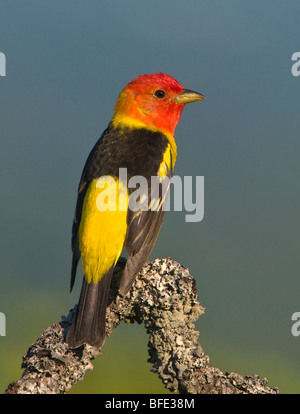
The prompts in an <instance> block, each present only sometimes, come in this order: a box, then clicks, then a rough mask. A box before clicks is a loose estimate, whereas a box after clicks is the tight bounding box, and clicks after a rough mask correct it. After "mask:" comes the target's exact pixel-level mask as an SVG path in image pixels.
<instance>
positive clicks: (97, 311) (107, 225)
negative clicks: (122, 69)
mask: <svg viewBox="0 0 300 414" xmlns="http://www.w3.org/2000/svg"><path fill="white" fill-rule="evenodd" d="M202 99H205V98H204V96H203V95H201V94H199V93H196V92H193V91H191V90H188V89H184V88H183V87H182V86H181V85H180V84H179V83H178V82H177V81H176V80H175V79H174V78H172V77H171V76H169V75H166V74H163V73H155V74H152V75H141V76H138V77H137V78H136V79H134V80H133V81H131V82H130V83H128V85H127V86H126V87H125V88H124V89H123V90H122V91H121V93H120V95H119V97H118V99H117V102H116V105H115V111H114V114H113V117H112V120H111V121H110V123H109V125H108V127H107V128H106V129H105V131H104V132H103V134H102V135H101V137H100V139H99V140H98V141H97V143H96V144H95V146H94V148H93V149H92V151H91V153H90V155H89V156H88V159H87V161H86V164H85V166H84V169H83V172H82V176H81V180H80V183H79V188H78V197H77V204H76V211H75V217H74V222H73V228H72V251H73V260H72V271H71V290H72V287H73V284H74V281H75V275H76V269H77V265H78V261H79V259H80V257H81V258H82V266H83V274H84V279H83V284H82V288H81V294H80V299H79V304H78V308H77V314H76V317H75V319H74V322H73V324H72V326H71V328H70V330H69V332H68V334H67V342H68V344H69V346H70V347H73V348H76V347H78V346H80V345H82V344H84V343H88V344H90V345H92V346H95V347H101V346H102V345H103V343H104V341H105V315H106V307H107V299H108V292H109V288H110V282H111V278H112V275H113V270H114V267H115V265H116V263H117V261H118V258H119V256H120V254H121V252H122V249H123V247H125V248H126V251H127V253H128V260H127V263H126V267H125V270H124V273H123V275H122V279H121V283H120V289H119V291H120V293H121V294H122V295H125V294H126V293H127V292H128V291H129V289H130V287H131V286H132V284H133V282H134V280H135V277H136V276H137V274H138V272H139V271H140V270H141V268H142V266H143V265H144V264H145V262H146V261H147V259H148V257H149V255H150V253H151V251H152V249H153V246H154V244H155V242H156V239H157V236H158V233H159V231H160V227H161V224H162V220H163V216H164V209H163V208H162V206H163V198H164V197H165V194H163V192H162V191H161V188H160V191H159V193H158V195H157V193H156V196H155V197H154V196H153V194H152V193H151V191H153V190H151V177H156V179H157V182H158V187H159V186H160V183H161V182H162V181H163V179H164V178H166V177H168V178H171V177H172V174H173V170H174V165H175V161H176V155H177V146H176V143H175V139H174V131H175V128H176V125H177V123H178V121H179V119H180V116H181V112H182V110H183V108H184V105H185V104H187V103H189V102H194V101H198V100H202ZM120 171H122V172H124V171H126V175H125V176H124V175H122V176H121V173H120ZM122 174H123V173H122ZM136 176H137V177H139V176H141V177H144V179H146V180H147V181H146V182H147V183H148V184H149V186H148V188H147V189H146V190H144V193H142V194H140V197H139V200H137V207H139V203H140V205H141V204H142V203H143V202H144V201H145V200H147V204H146V208H132V207H131V205H130V195H131V194H132V193H133V189H132V188H130V186H129V185H128V183H129V180H130V179H131V178H133V177H136ZM124 177H125V178H124ZM151 195H152V199H151ZM149 197H150V200H149ZM143 206H145V203H144V204H143ZM153 207H155V208H153Z"/></svg>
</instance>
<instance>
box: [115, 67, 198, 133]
mask: <svg viewBox="0 0 300 414" xmlns="http://www.w3.org/2000/svg"><path fill="white" fill-rule="evenodd" d="M201 99H205V98H204V96H203V95H200V94H198V93H196V92H192V91H188V90H185V89H184V88H183V86H181V85H180V83H178V82H177V81H176V80H175V79H174V78H172V77H171V76H169V75H165V74H164V73H154V74H152V75H141V76H138V77H137V78H136V79H134V80H133V81H131V82H130V83H128V85H127V86H126V87H125V88H124V89H123V90H122V92H121V93H120V95H119V97H118V100H117V103H116V106H115V114H114V117H113V121H115V122H120V123H122V122H124V121H125V120H126V122H127V123H129V124H132V126H135V125H136V124H143V125H145V126H148V127H151V128H155V129H158V130H163V131H166V132H169V133H171V134H172V135H173V134H174V131H175V128H176V125H177V123H178V121H179V119H180V115H181V112H182V110H183V107H184V105H185V104H186V103H188V102H193V101H196V100H201Z"/></svg>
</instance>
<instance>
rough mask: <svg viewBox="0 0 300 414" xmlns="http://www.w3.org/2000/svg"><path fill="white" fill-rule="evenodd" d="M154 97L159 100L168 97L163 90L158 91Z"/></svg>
mask: <svg viewBox="0 0 300 414" xmlns="http://www.w3.org/2000/svg"><path fill="white" fill-rule="evenodd" d="M154 95H155V96H156V97H157V98H158V99H162V98H164V97H165V96H166V92H165V91H163V90H162V89H157V91H155V92H154Z"/></svg>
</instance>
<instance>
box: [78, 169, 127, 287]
mask: <svg viewBox="0 0 300 414" xmlns="http://www.w3.org/2000/svg"><path fill="white" fill-rule="evenodd" d="M127 206H128V192H127V187H126V185H124V184H122V183H121V184H119V181H118V180H117V179H114V178H113V177H110V178H109V176H108V179H107V177H101V178H99V179H98V180H97V179H94V180H93V181H92V182H91V183H90V185H89V188H88V190H87V192H86V195H85V199H84V204H83V209H82V217H81V222H80V227H79V248H80V252H81V257H82V266H83V273H84V276H85V279H86V281H87V282H88V283H90V282H91V281H93V282H94V283H97V282H99V281H100V280H101V278H102V277H103V275H104V274H105V273H107V271H108V270H109V269H110V267H111V266H113V265H115V263H116V262H117V260H118V258H119V256H120V254H121V252H122V249H123V245H124V242H125V237H126V231H127V222H126V217H127Z"/></svg>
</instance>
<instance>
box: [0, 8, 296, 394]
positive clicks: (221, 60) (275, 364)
mask: <svg viewBox="0 0 300 414" xmlns="http://www.w3.org/2000/svg"><path fill="white" fill-rule="evenodd" d="M299 15H300V5H299V2H298V1H296V0H294V1H292V0H290V1H289V2H283V1H278V0H265V1H264V2H261V1H257V0H253V1H251V2H247V1H239V2H237V1H233V0H226V1H220V0H219V1H217V0H206V1H205V0H198V1H193V0H185V1H179V0H172V1H171V0H168V1H167V0H160V1H157V0H152V1H151V2H141V1H138V0H127V1H116V0H110V1H109V2H104V1H99V0H98V1H96V0H87V1H79V0H60V1H58V0H51V1H48V2H45V1H43V2H41V1H33V0H27V1H26V2H24V1H20V0H19V1H17V0H14V1H10V2H8V1H0V51H1V52H3V53H5V56H6V65H7V67H6V75H7V76H6V77H0V134H1V140H0V142H1V144H0V145H1V147H0V174H1V175H0V177H1V180H0V197H1V206H0V211H1V215H0V226H1V233H0V243H1V244H0V251H1V253H0V257H1V267H0V311H1V312H3V313H4V314H5V315H6V329H7V333H6V336H5V337H0V350H1V352H0V386H1V390H3V391H4V389H5V388H6V386H7V385H8V383H9V382H10V381H13V380H17V379H18V378H19V377H20V375H21V372H22V371H21V369H20V364H21V357H22V355H23V354H24V353H25V351H26V350H27V348H28V346H29V345H30V344H31V343H32V342H33V341H34V340H35V339H36V338H37V337H38V336H39V335H40V332H41V331H42V330H43V329H44V328H46V327H47V326H48V325H49V324H51V323H54V322H56V321H58V320H60V316H61V315H62V314H66V313H67V312H68V310H69V309H70V308H71V307H73V305H74V304H75V303H76V302H77V300H78V295H79V289H80V284H81V282H80V273H79V278H78V279H79V280H78V281H77V283H76V288H75V291H74V292H73V293H72V294H70V293H69V274H70V262H71V252H70V233H71V224H72V219H73V213H74V208H75V201H76V191H77V185H78V181H79V178H80V175H81V171H82V168H83V165H84V162H85V160H86V157H87V155H88V153H89V151H90V149H91V148H92V146H93V145H94V143H95V142H96V140H97V139H98V137H99V136H100V134H101V132H102V130H103V129H104V128H105V127H106V126H107V124H108V122H109V120H110V118H111V115H112V111H113V106H114V103H115V99H116V97H117V95H118V93H119V92H120V90H121V89H122V88H123V87H124V86H125V85H126V83H127V82H128V81H130V80H131V79H133V78H135V77H136V76H137V75H139V74H141V73H153V72H158V71H159V72H165V73H168V74H170V75H171V76H173V77H175V78H176V79H177V80H178V81H179V82H180V83H181V84H182V85H184V87H186V88H188V89H193V90H196V91H199V92H201V93H203V94H204V95H205V96H206V97H207V100H206V101H205V102H198V103H194V104H191V105H189V106H187V107H186V108H185V110H184V112H183V115H182V118H181V122H180V124H179V126H178V127H177V130H176V140H177V144H178V160H177V164H176V170H175V174H176V175H180V176H182V177H183V176H184V175H192V176H196V175H198V176H204V177H205V216H204V220H203V221H202V222H200V223H186V222H185V217H184V215H185V212H182V213H180V212H169V213H167V215H166V218H165V221H164V224H163V228H162V230H161V233H160V236H159V239H158V241H157V244H156V246H155V249H154V251H153V253H152V256H151V257H152V258H155V257H166V256H170V257H172V258H173V259H175V260H177V261H179V262H180V263H181V264H182V265H184V266H186V267H188V268H189V269H190V271H191V273H192V275H193V276H194V277H195V278H196V280H197V286H198V292H199V298H200V301H201V304H202V305H203V306H205V308H206V313H205V315H204V316H201V317H200V319H199V321H198V322H197V328H198V329H199V330H200V342H201V344H202V346H203V348H204V350H205V351H206V353H208V354H209V355H210V357H211V363H212V364H213V365H215V366H218V367H219V368H221V369H222V370H225V371H236V372H240V373H242V374H244V375H246V374H253V373H258V374H259V375H260V376H261V377H264V376H266V377H267V378H268V379H269V381H270V385H273V386H278V387H279V388H280V391H281V392H282V393H287V392H292V393H298V392H299V386H300V372H299V365H300V356H299V344H300V337H293V336H292V334H291V326H292V323H293V322H292V321H291V316H292V314H293V313H294V312H297V311H300V303H299V302H300V299H299V291H300V278H299V267H300V263H299V241H300V240H299V238H300V237H299V205H300V194H299V170H300V168H299V150H300V145H299V125H300V122H299V97H300V77H294V76H292V73H291V67H292V64H293V62H292V61H291V56H292V54H293V53H294V52H297V51H300V41H299V39H300V28H299ZM146 361H147V337H146V335H145V332H144V329H143V327H142V326H128V325H124V326H123V325H122V326H121V327H119V328H118V329H117V330H115V332H114V333H113V336H112V338H111V339H109V340H108V341H107V342H106V345H105V347H104V350H103V356H102V357H100V358H98V359H97V360H96V361H95V369H94V370H93V372H90V373H88V374H87V375H86V378H85V380H84V381H83V382H82V383H81V384H78V385H77V386H75V387H74V388H73V391H72V392H78V393H79V392H90V393H155V392H156V393H160V392H161V393H163V392H165V390H164V388H163V386H162V384H161V383H160V382H159V380H158V378H156V376H155V375H154V374H152V373H151V372H150V371H149V369H150V365H149V364H148V363H147V362H146Z"/></svg>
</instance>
